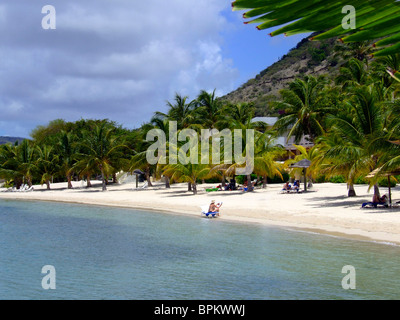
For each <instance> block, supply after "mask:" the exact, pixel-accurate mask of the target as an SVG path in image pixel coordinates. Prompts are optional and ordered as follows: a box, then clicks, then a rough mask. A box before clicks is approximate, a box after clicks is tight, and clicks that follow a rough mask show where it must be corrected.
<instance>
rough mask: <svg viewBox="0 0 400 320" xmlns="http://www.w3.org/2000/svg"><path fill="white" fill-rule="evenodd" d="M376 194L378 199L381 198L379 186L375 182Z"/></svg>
mask: <svg viewBox="0 0 400 320" xmlns="http://www.w3.org/2000/svg"><path fill="white" fill-rule="evenodd" d="M374 195H375V197H376V199H380V197H381V194H380V192H379V187H378V185H377V184H374Z"/></svg>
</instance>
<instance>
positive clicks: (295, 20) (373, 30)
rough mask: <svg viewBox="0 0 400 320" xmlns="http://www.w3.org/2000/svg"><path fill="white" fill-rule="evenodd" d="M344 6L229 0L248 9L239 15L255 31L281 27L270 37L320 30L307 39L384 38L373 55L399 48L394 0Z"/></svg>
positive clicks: (297, 0) (235, 6) (295, 0)
mask: <svg viewBox="0 0 400 320" xmlns="http://www.w3.org/2000/svg"><path fill="white" fill-rule="evenodd" d="M345 5H346V3H344V2H342V1H328V2H327V1H319V2H306V1H302V0H281V1H279V4H278V3H277V2H276V1H260V0H236V1H234V2H233V3H232V8H233V10H248V11H247V12H245V13H244V14H243V17H244V18H246V19H247V18H248V19H253V20H250V21H247V22H246V23H257V24H258V25H257V29H259V30H264V29H268V28H273V27H277V26H281V27H280V28H276V29H275V30H274V31H272V32H271V33H270V35H271V36H277V35H280V34H285V35H286V36H289V35H294V34H299V33H309V32H322V33H320V34H318V35H313V36H312V37H311V39H312V40H322V39H329V38H333V37H340V40H341V41H343V42H345V43H348V42H358V41H368V40H376V39H380V38H384V39H383V40H382V39H381V40H380V41H378V42H375V43H374V45H375V46H377V47H383V46H386V45H389V47H386V48H384V49H382V50H379V51H378V52H375V53H374V55H375V56H383V55H388V54H391V53H393V52H396V51H398V50H399V39H400V38H399V36H398V31H399V28H397V27H398V26H397V22H398V20H399V17H400V13H399V10H398V8H399V3H398V2H396V1H394V0H393V1H390V0H389V1H384V2H383V3H379V5H378V2H377V1H362V2H359V3H357V4H354V6H350V7H347V8H345V7H344V6H345ZM343 9H348V10H350V11H349V12H348V14H347V15H346V16H345V15H344V14H343V13H342V10H343ZM345 18H349V19H350V20H352V21H353V22H355V19H356V22H357V23H356V27H355V28H356V29H355V30H354V29H353V28H350V29H349V28H346V27H344V25H343V20H344V19H345Z"/></svg>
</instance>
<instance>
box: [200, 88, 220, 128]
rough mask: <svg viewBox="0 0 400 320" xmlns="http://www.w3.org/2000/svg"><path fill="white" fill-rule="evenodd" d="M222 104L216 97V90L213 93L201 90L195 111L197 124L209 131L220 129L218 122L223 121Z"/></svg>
mask: <svg viewBox="0 0 400 320" xmlns="http://www.w3.org/2000/svg"><path fill="white" fill-rule="evenodd" d="M221 110H222V104H221V102H220V101H219V100H218V99H217V97H216V95H215V90H214V91H213V92H211V93H209V92H207V91H205V90H201V91H200V94H199V95H198V97H197V103H196V108H195V110H194V116H195V118H196V119H195V120H194V122H195V123H198V124H200V125H202V126H203V128H208V129H218V122H219V120H220V119H221V118H220V116H221Z"/></svg>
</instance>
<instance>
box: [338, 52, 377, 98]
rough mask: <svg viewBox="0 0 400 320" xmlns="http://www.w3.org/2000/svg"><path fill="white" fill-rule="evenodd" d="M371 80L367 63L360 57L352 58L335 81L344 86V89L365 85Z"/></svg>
mask: <svg viewBox="0 0 400 320" xmlns="http://www.w3.org/2000/svg"><path fill="white" fill-rule="evenodd" d="M370 81H371V79H370V78H369V73H368V72H367V68H366V65H365V63H364V62H363V61H360V60H358V59H354V58H352V59H350V60H349V61H347V62H346V63H345V64H344V65H343V66H342V67H341V68H340V73H339V75H338V76H337V77H336V78H335V82H336V84H338V85H341V86H342V90H343V91H346V90H347V89H349V88H352V87H355V86H360V85H365V84H368V83H369V82H370Z"/></svg>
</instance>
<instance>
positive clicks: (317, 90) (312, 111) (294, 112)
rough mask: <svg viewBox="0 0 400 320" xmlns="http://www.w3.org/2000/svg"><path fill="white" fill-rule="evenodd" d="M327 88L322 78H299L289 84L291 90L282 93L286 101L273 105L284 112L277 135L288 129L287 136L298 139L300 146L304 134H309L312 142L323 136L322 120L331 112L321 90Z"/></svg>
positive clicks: (278, 125)
mask: <svg viewBox="0 0 400 320" xmlns="http://www.w3.org/2000/svg"><path fill="white" fill-rule="evenodd" d="M323 87H324V81H323V79H322V78H315V77H313V76H306V77H305V79H304V80H302V79H296V80H294V81H293V82H291V83H290V84H289V89H283V90H281V92H280V93H281V96H282V98H283V100H281V101H277V102H274V104H275V105H276V107H277V108H279V109H283V110H284V111H285V113H284V114H283V115H281V116H280V117H279V119H278V121H277V122H276V123H275V128H276V129H277V130H278V133H281V134H282V133H284V132H286V131H287V130H289V133H288V135H287V137H288V140H289V138H290V137H292V136H294V137H295V142H296V143H298V142H299V141H300V139H301V138H302V137H303V135H308V136H309V138H310V139H311V141H314V140H315V138H316V137H317V136H319V135H321V134H323V133H324V131H325V130H324V125H323V120H324V117H325V115H326V113H327V112H328V107H327V106H325V104H324V103H323V102H324V96H323V94H322V92H321V90H322V89H323Z"/></svg>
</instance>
